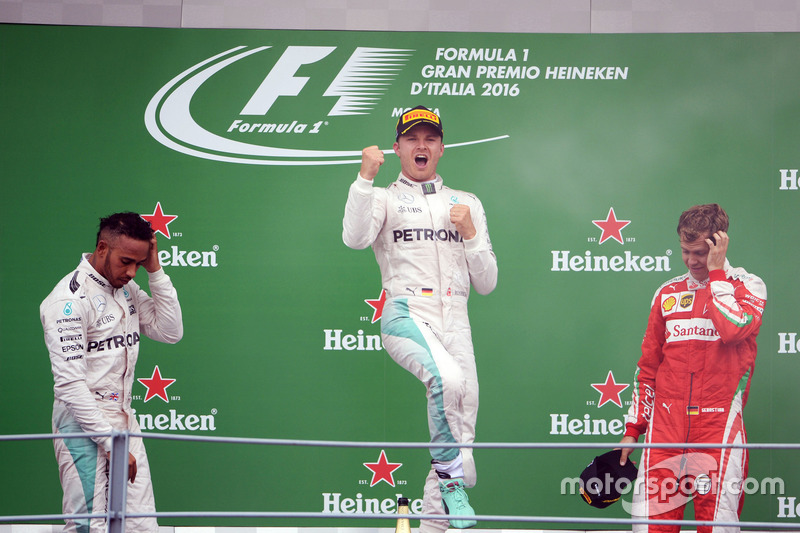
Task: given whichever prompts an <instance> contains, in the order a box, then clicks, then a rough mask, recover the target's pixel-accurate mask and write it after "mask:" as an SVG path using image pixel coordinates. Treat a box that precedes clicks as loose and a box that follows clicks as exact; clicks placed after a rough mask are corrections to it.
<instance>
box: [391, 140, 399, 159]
mask: <svg viewBox="0 0 800 533" xmlns="http://www.w3.org/2000/svg"><path fill="white" fill-rule="evenodd" d="M392 148H393V149H394V153H395V154H396V155H397V157H400V143H399V142H397V141H395V143H394V144H393V145H392Z"/></svg>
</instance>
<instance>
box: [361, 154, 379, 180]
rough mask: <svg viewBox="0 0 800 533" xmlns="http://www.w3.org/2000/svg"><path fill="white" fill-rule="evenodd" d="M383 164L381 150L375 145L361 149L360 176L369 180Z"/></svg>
mask: <svg viewBox="0 0 800 533" xmlns="http://www.w3.org/2000/svg"><path fill="white" fill-rule="evenodd" d="M382 164H383V152H381V150H380V148H378V147H377V146H368V147H366V148H364V149H363V150H361V172H360V174H361V177H362V178H364V179H365V180H370V181H372V179H373V178H374V177H375V176H376V175H377V174H378V169H380V168H381V165H382Z"/></svg>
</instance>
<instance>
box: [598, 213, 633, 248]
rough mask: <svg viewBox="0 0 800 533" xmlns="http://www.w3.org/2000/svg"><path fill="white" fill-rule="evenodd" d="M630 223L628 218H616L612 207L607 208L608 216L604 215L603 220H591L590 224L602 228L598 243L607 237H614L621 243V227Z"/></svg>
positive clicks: (601, 242)
mask: <svg viewBox="0 0 800 533" xmlns="http://www.w3.org/2000/svg"><path fill="white" fill-rule="evenodd" d="M630 223H631V221H630V220H617V215H616V214H615V213H614V208H613V207H612V208H610V209H609V210H608V216H606V219H605V220H592V224H594V225H595V226H597V227H598V228H600V229H601V230H603V234H602V235H601V236H600V244H603V243H604V242H606V241H607V240H608V239H614V240H615V241H617V242H618V243H620V244H623V242H622V228H624V227H625V226H627V225H628V224H630Z"/></svg>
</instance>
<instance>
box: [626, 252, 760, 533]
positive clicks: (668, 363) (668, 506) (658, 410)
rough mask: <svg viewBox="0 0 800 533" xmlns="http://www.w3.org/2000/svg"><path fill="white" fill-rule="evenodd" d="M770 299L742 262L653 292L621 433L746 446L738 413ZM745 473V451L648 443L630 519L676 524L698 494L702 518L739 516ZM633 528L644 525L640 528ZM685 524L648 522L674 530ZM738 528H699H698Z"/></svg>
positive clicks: (707, 529)
mask: <svg viewBox="0 0 800 533" xmlns="http://www.w3.org/2000/svg"><path fill="white" fill-rule="evenodd" d="M766 299H767V289H766V286H765V285H764V282H763V281H762V280H761V279H760V278H759V277H757V276H754V275H753V274H749V273H748V272H746V271H745V270H744V269H742V268H731V266H730V264H729V263H728V262H727V260H726V262H725V268H724V270H722V269H719V270H712V271H711V272H710V274H709V278H708V279H707V280H704V281H697V280H695V279H693V278H692V277H691V275H690V274H688V273H687V274H684V275H682V276H679V277H676V278H673V279H671V280H669V281H667V282H666V283H665V284H663V285H662V286H661V287H660V288H659V289H658V290H657V291H656V294H655V296H654V298H653V302H652V306H651V309H650V317H649V320H648V323H647V331H646V332H645V337H644V341H643V342H642V356H641V358H640V359H639V364H638V368H637V370H636V375H635V379H634V390H633V403H632V405H631V407H630V411H629V413H628V417H627V423H626V430H625V435H626V436H631V437H635V438H637V439H638V437H639V435H640V434H642V433H644V432H647V436H646V442H647V443H673V442H687V443H745V442H746V441H747V435H746V433H745V429H744V423H743V421H742V409H743V408H744V405H745V403H746V402H747V396H748V392H749V389H750V378H751V377H752V375H753V370H754V368H755V360H756V336H757V335H758V331H759V328H760V327H761V316H762V314H763V312H764V306H765V304H766ZM746 476H747V452H746V450H744V449H741V448H724V449H700V448H677V449H676V448H670V449H664V448H660V449H659V448H653V449H645V450H644V451H643V453H642V459H641V461H640V465H639V478H638V479H637V482H636V485H635V489H634V496H633V510H632V515H633V516H634V517H639V518H650V519H662V520H680V519H681V518H682V517H683V509H684V507H685V505H686V502H687V501H689V500H691V499H694V508H695V518H696V519H697V520H715V521H722V522H731V523H732V522H737V521H738V518H739V514H740V513H741V506H742V503H743V501H744V500H743V494H742V483H743V482H744V479H745V478H746ZM633 529H634V531H648V526H647V525H635V526H634V528H633ZM679 529H680V527H679V526H666V525H651V526H649V531H659V532H666V531H669V532H675V533H677V532H678V531H679ZM735 530H738V528H734V527H729V528H723V527H714V528H713V529H712V527H710V526H700V527H699V528H698V532H699V533H708V532H711V531H715V532H716V531H735Z"/></svg>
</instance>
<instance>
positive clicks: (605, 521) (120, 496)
mask: <svg viewBox="0 0 800 533" xmlns="http://www.w3.org/2000/svg"><path fill="white" fill-rule="evenodd" d="M87 437H88V438H92V437H110V438H111V459H110V467H109V491H108V510H107V512H106V513H105V514H104V515H103V514H97V513H82V514H70V515H67V514H47V515H20V516H0V524H2V523H17V522H34V521H52V520H61V519H72V520H75V519H78V520H80V519H91V518H95V519H96V518H98V517H105V519H106V520H107V528H108V531H109V533H124V531H125V520H126V519H127V518H145V517H155V518H264V519H274V518H306V519H308V518H326V519H340V518H349V519H353V518H358V519H384V520H385V519H387V515H385V514H375V513H359V514H358V515H353V514H349V513H329V512H226V511H205V512H192V511H185V512H154V513H150V514H144V513H130V514H128V513H126V496H127V480H128V447H129V443H130V438H131V437H141V438H146V439H161V440H175V441H193V442H215V443H227V444H256V445H268V446H309V447H337V448H398V449H399V448H430V447H431V443H430V442H424V443H420V442H356V441H327V440H295V439H262V438H242V437H208V436H204V437H198V436H193V435H174V434H162V433H131V432H129V431H117V430H114V431H112V432H111V433H61V434H57V435H55V434H33V435H0V442H3V441H20V440H44V439H72V438H87ZM436 447H437V448H476V449H479V448H483V449H487V448H491V449H512V450H524V449H602V450H608V449H609V448H614V447H619V443H608V442H602V443H571V442H561V443H557V442H553V443H541V442H530V443H520V442H507V443H469V444H460V443H455V444H445V443H436ZM625 447H626V448H635V449H638V448H692V449H695V450H699V449H722V448H731V449H777V450H800V443H746V444H745V443H731V444H718V443H657V444H656V443H650V444H647V443H631V444H626V445H625ZM392 518H393V519H394V518H395V517H394V516H392ZM411 518H413V519H414V520H426V519H430V520H442V519H443V516H442V515H431V514H414V515H413V516H411ZM447 518H448V519H454V520H458V519H462V520H465V519H472V520H477V521H479V522H515V523H557V524H595V525H607V526H632V525H638V524H650V525H680V526H689V527H697V526H720V527H738V528H742V529H761V530H789V531H800V522H740V521H736V522H724V521H716V522H714V521H708V520H653V519H644V518H630V519H626V518H589V517H563V516H513V515H512V516H505V515H477V516H454V515H447Z"/></svg>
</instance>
